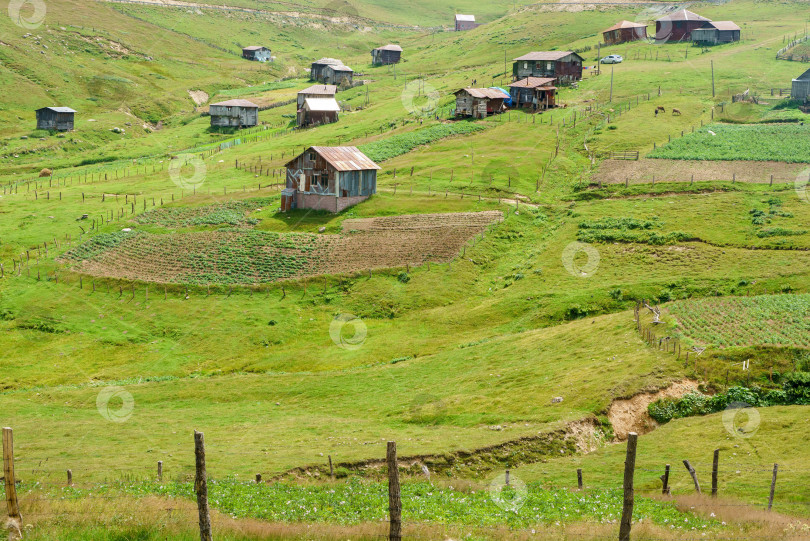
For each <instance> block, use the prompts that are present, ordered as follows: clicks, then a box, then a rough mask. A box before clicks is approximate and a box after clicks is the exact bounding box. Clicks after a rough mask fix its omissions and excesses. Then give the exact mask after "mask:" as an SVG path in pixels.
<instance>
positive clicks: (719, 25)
mask: <svg viewBox="0 0 810 541" xmlns="http://www.w3.org/2000/svg"><path fill="white" fill-rule="evenodd" d="M711 27H714V28H716V29H718V30H740V27H739V26H737V25H736V24H734V23H733V22H732V21H711V22H708V23H706V24H705V25H703V28H711Z"/></svg>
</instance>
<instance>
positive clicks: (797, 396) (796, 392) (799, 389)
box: [782, 372, 810, 405]
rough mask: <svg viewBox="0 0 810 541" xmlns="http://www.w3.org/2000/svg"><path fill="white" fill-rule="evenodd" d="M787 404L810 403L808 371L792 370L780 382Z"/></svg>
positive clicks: (809, 373) (809, 374)
mask: <svg viewBox="0 0 810 541" xmlns="http://www.w3.org/2000/svg"><path fill="white" fill-rule="evenodd" d="M782 388H783V389H784V391H785V400H786V403H788V404H802V405H810V372H792V373H790V374H788V375H786V376H785V381H784V382H783V383H782Z"/></svg>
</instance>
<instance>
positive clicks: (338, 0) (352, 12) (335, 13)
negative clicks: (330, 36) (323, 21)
mask: <svg viewBox="0 0 810 541" xmlns="http://www.w3.org/2000/svg"><path fill="white" fill-rule="evenodd" d="M322 11H323V14H324V15H326V16H327V17H332V18H335V19H346V18H348V19H353V18H357V17H359V16H360V13H359V12H358V11H357V8H356V7H354V6H353V5H352V4H351V3H349V2H347V1H346V0H335V1H334V2H330V3H328V4H327V5H326V6H324V7H323V10H322Z"/></svg>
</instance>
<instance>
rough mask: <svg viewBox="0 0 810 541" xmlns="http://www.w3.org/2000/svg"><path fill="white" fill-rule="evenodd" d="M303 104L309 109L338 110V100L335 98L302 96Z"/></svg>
mask: <svg viewBox="0 0 810 541" xmlns="http://www.w3.org/2000/svg"><path fill="white" fill-rule="evenodd" d="M304 105H305V106H306V107H307V108H308V109H309V110H310V111H318V112H330V111H340V105H338V102H337V100H335V98H304Z"/></svg>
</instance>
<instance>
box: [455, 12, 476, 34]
mask: <svg viewBox="0 0 810 541" xmlns="http://www.w3.org/2000/svg"><path fill="white" fill-rule="evenodd" d="M455 23H456V32H461V31H463V30H472V29H473V28H478V27H479V26H480V25H479V24H478V23H476V22H475V15H460V14H457V15H456V18H455Z"/></svg>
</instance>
